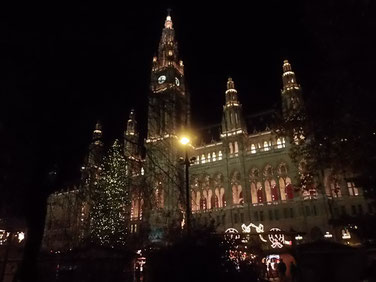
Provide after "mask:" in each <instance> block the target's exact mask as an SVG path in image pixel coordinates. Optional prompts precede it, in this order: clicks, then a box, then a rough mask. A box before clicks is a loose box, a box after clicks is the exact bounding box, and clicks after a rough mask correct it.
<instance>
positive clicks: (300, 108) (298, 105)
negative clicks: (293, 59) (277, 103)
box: [282, 60, 304, 121]
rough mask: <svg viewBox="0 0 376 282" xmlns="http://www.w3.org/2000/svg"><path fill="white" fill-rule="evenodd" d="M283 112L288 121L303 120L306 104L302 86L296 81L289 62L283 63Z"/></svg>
mask: <svg viewBox="0 0 376 282" xmlns="http://www.w3.org/2000/svg"><path fill="white" fill-rule="evenodd" d="M282 82H283V88H282V111H283V117H284V119H285V120H286V121H289V120H290V121H291V120H295V119H302V118H303V114H304V104H303V100H302V92H301V88H300V85H299V84H298V83H297V81H296V77H295V73H294V72H293V71H292V68H291V65H290V63H289V62H288V61H287V60H284V61H283V74H282Z"/></svg>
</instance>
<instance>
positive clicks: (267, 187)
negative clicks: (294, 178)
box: [265, 180, 272, 202]
mask: <svg viewBox="0 0 376 282" xmlns="http://www.w3.org/2000/svg"><path fill="white" fill-rule="evenodd" d="M265 195H266V201H267V202H271V201H272V194H271V187H270V181H269V180H265Z"/></svg>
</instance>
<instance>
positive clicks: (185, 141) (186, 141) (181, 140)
mask: <svg viewBox="0 0 376 282" xmlns="http://www.w3.org/2000/svg"><path fill="white" fill-rule="evenodd" d="M180 143H182V144H183V145H187V144H188V143H189V139H188V138H187V137H182V138H181V139H180Z"/></svg>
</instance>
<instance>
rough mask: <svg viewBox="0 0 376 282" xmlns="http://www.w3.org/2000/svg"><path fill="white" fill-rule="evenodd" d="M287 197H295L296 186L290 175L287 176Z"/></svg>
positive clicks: (289, 198) (288, 198)
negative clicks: (292, 182) (293, 184)
mask: <svg viewBox="0 0 376 282" xmlns="http://www.w3.org/2000/svg"><path fill="white" fill-rule="evenodd" d="M286 197H287V200H292V199H294V187H293V186H292V184H291V179H290V177H286Z"/></svg>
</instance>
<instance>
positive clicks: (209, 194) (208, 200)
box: [206, 189, 213, 210]
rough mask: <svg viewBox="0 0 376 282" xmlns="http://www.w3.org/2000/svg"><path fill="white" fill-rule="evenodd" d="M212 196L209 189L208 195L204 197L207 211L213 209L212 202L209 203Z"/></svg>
mask: <svg viewBox="0 0 376 282" xmlns="http://www.w3.org/2000/svg"><path fill="white" fill-rule="evenodd" d="M212 196H213V191H212V190H211V189H209V190H208V194H207V196H206V199H207V200H206V203H207V204H208V207H207V209H209V210H210V209H212V208H213V206H212V201H211V198H212Z"/></svg>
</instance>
